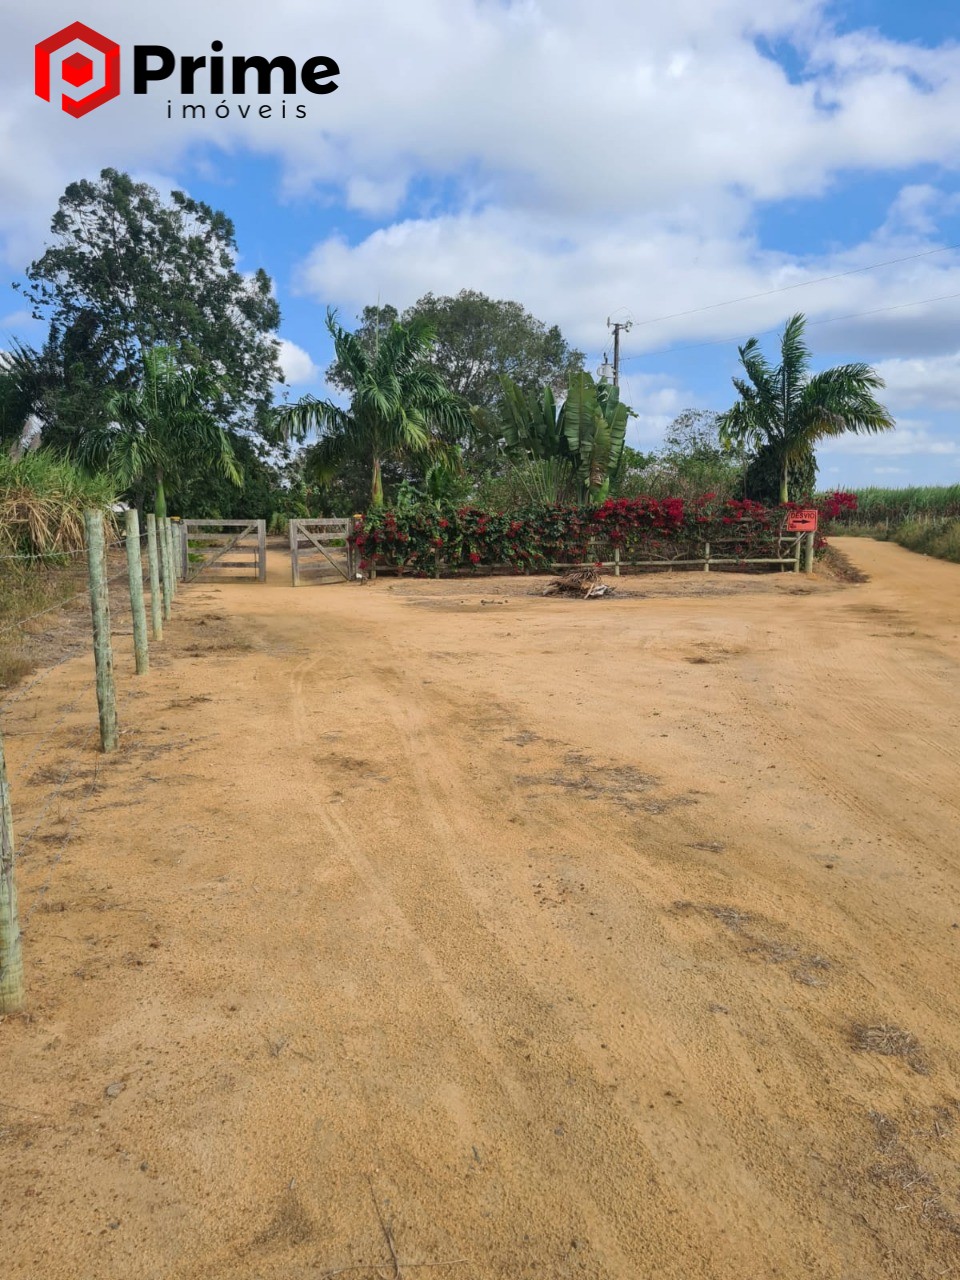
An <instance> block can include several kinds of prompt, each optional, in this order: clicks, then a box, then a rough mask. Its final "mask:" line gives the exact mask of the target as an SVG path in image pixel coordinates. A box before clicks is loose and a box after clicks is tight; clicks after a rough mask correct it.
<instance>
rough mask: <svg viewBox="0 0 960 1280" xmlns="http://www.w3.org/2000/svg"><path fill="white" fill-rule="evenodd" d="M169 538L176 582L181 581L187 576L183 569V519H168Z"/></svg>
mask: <svg viewBox="0 0 960 1280" xmlns="http://www.w3.org/2000/svg"><path fill="white" fill-rule="evenodd" d="M170 538H171V541H172V542H173V572H174V574H175V575H176V579H177V582H183V580H184V578H185V577H186V576H187V575H186V574H185V573H184V571H183V521H182V520H171V521H170Z"/></svg>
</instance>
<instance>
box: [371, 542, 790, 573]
mask: <svg viewBox="0 0 960 1280" xmlns="http://www.w3.org/2000/svg"><path fill="white" fill-rule="evenodd" d="M813 540H814V535H813V534H812V533H796V534H791V535H789V536H787V537H783V538H780V539H779V540H778V541H779V548H778V549H779V550H780V552H781V554H780V555H776V556H729V555H727V556H725V555H722V554H721V555H717V554H716V548H717V546H718V544H717V543H713V544H711V543H709V542H705V543H704V544H703V554H702V555H700V556H691V557H686V558H682V559H681V558H678V559H675V560H666V559H660V560H629V559H626V558H624V557H623V556H622V555H621V554H620V548H619V547H615V548H614V552H613V559H612V560H603V559H596V558H594V559H590V558H589V557H588V558H586V559H584V560H581V561H579V562H576V563H573V562H569V561H561V560H551V561H550V562H549V563H547V564H545V565H541V566H537V567H536V568H534V569H531V568H529V567H527V566H521V565H517V564H485V565H476V566H474V565H472V564H470V563H469V561H458V562H456V563H452V562H450V561H447V560H443V559H442V558H441V557H440V556H439V554H438V555H437V556H435V557H434V560H433V562H432V563H431V564H429V565H428V564H425V563H424V564H415V565H409V564H406V565H395V564H376V563H374V564H371V566H370V569H369V573H370V577H371V578H376V577H377V574H379V573H414V574H415V573H431V574H432V575H433V576H434V577H435V578H439V577H440V576H441V574H443V573H444V572H446V573H457V572H458V571H459V570H460V569H473V568H478V569H487V570H494V571H496V570H503V571H506V572H509V573H517V571H518V570H519V571H520V572H522V573H530V572H536V573H552V572H553V571H554V570H556V569H582V568H583V566H584V565H585V564H588V565H594V566H595V567H596V568H598V569H612V570H613V576H614V577H615V578H619V577H620V571H621V569H673V568H689V567H691V566H700V567H701V568H702V569H703V571H704V573H709V572H710V570H711V569H713V568H719V567H720V566H721V565H733V566H736V565H745V564H778V565H780V567H781V569H786V568H787V567H788V566H789V568H790V570H791V571H792V572H793V573H801V572H806V573H812V572H813ZM804 542H806V554H805V555H804ZM587 545H588V546H596V545H597V544H596V543H588V544H587Z"/></svg>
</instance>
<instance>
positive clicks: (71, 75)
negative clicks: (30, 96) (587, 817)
mask: <svg viewBox="0 0 960 1280" xmlns="http://www.w3.org/2000/svg"><path fill="white" fill-rule="evenodd" d="M58 54H60V55H61V56H60V57H58V56H57V55H58ZM34 72H35V81H34V87H35V90H36V94H37V97H38V98H43V100H44V101H45V102H49V101H50V97H51V92H52V90H51V83H52V84H54V85H56V86H57V88H58V89H59V91H60V94H61V99H60V105H61V107H62V108H63V110H64V111H65V112H66V113H67V115H68V116H74V117H76V118H79V117H80V116H85V115H86V114H87V113H88V112H90V111H93V109H94V108H95V107H99V106H102V105H103V103H105V102H109V101H110V99H111V98H115V97H116V96H117V95H118V94H119V92H120V46H119V45H118V44H117V43H116V41H114V40H108V39H107V37H106V36H102V35H101V34H100V33H99V31H94V29H93V27H88V26H87V25H86V24H85V23H83V22H71V24H70V25H69V27H64V28H63V30H62V31H58V32H57V33H56V34H55V35H52V36H47V38H46V40H41V41H40V43H39V44H38V45H37V47H36V49H35V52H34ZM85 85H86V86H89V87H88V88H87V90H86V93H84V94H83V95H82V96H78V95H76V94H73V93H70V92H68V91H67V89H66V86H71V87H72V88H74V89H80V88H82V87H83V86H85Z"/></svg>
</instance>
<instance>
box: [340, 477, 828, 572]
mask: <svg viewBox="0 0 960 1280" xmlns="http://www.w3.org/2000/svg"><path fill="white" fill-rule="evenodd" d="M840 497H844V498H845V497H846V495H830V497H829V498H828V499H826V500H824V505H826V502H828V501H830V500H831V499H834V498H838V499H839V498H840ZM802 505H803V504H802V503H787V504H786V505H784V506H781V507H764V506H762V505H761V504H760V503H758V502H751V501H750V500H749V499H744V500H739V499H728V500H726V501H720V500H718V499H717V498H716V497H715V495H714V494H711V493H708V494H705V495H704V496H703V497H702V498H698V499H697V500H696V501H694V502H685V501H684V500H683V499H681V498H610V499H608V500H607V501H606V502H604V503H603V504H602V505H601V506H598V507H531V508H529V509H527V510H523V511H517V512H514V513H512V514H510V515H507V514H505V513H504V512H502V511H501V512H491V511H481V510H479V509H478V508H477V507H469V506H465V507H457V508H451V509H449V510H444V509H442V508H439V507H435V506H430V505H427V504H424V505H423V506H421V507H418V508H416V509H414V510H412V511H403V512H397V511H391V510H385V511H382V512H377V513H370V514H368V515H367V516H366V517H364V519H363V521H362V523H361V524H360V525H359V526H358V528H357V532H356V533H355V534H354V536H353V542H354V544H355V546H356V547H357V550H358V551H359V552H360V564H361V567H362V568H368V567H370V566H371V565H373V564H376V565H379V566H383V567H385V568H386V567H392V568H395V569H397V570H398V571H400V572H409V573H413V574H420V575H424V574H433V573H436V572H437V568H438V565H439V566H442V568H443V569H445V570H446V571H448V572H450V571H455V570H456V569H459V568H461V567H465V568H470V567H473V568H477V567H479V566H481V565H483V566H497V567H503V566H505V567H508V568H512V569H513V570H514V571H515V572H518V573H522V572H528V571H531V570H533V571H536V570H548V569H550V568H551V566H553V565H555V564H584V563H589V562H598V561H603V560H610V559H612V558H613V552H614V550H615V549H616V548H619V549H620V557H621V560H623V561H625V562H627V561H631V560H656V561H662V562H663V563H664V564H669V563H670V562H671V561H673V560H684V559H697V558H701V557H702V556H703V554H704V544H705V543H708V542H709V543H710V547H711V554H712V555H714V556H718V557H723V558H724V559H729V560H735V561H736V560H747V559H752V558H755V557H768V556H776V555H778V554H780V551H779V538H780V537H781V535H782V534H783V533H784V531H785V525H786V520H787V516H788V515H789V514H790V512H791V511H792V510H795V509H796V508H797V507H800V506H802ZM819 541H820V542H821V543H822V539H820V540H819Z"/></svg>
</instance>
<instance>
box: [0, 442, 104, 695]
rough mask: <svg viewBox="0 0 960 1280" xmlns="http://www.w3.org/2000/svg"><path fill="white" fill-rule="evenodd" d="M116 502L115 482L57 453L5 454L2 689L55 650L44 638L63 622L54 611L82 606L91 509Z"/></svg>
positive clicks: (0, 520)
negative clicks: (92, 474)
mask: <svg viewBox="0 0 960 1280" xmlns="http://www.w3.org/2000/svg"><path fill="white" fill-rule="evenodd" d="M113 501H114V488H113V484H112V483H111V481H110V480H108V479H106V478H104V477H102V476H98V477H92V478H91V477H89V476H87V475H85V474H84V473H83V472H82V471H80V470H79V468H78V467H76V466H74V465H73V464H72V463H70V462H66V461H64V460H63V459H61V458H57V457H56V456H55V455H53V454H50V453H46V452H44V451H43V450H38V451H37V452H36V453H28V454H26V455H24V456H23V457H22V458H18V459H17V460H16V461H14V460H12V459H11V458H9V457H7V456H6V455H5V454H3V453H0V688H5V687H9V686H10V685H12V684H15V683H16V681H17V680H18V679H20V678H21V677H22V676H24V675H26V674H27V672H29V671H30V670H32V668H33V667H34V665H36V662H37V661H38V660H41V657H42V655H45V656H47V657H49V656H50V652H51V650H50V649H49V647H46V648H45V647H44V646H42V645H40V646H38V643H37V641H38V637H39V635H40V633H41V632H44V633H45V632H47V631H49V630H50V629H51V628H52V629H54V630H55V629H56V627H57V619H56V616H55V615H54V613H52V612H51V611H56V610H57V609H58V608H59V607H60V606H61V605H64V604H66V603H68V602H74V604H75V603H76V597H77V596H78V595H79V596H81V597H82V594H83V592H84V589H85V587H86V563H85V559H84V556H83V554H82V548H83V544H84V532H83V513H84V510H85V509H86V508H88V507H93V508H100V509H101V510H103V509H107V508H109V506H110V505H111V504H112V502H113ZM38 614H40V615H42V616H41V617H39V618H35V617H34V615H38Z"/></svg>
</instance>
